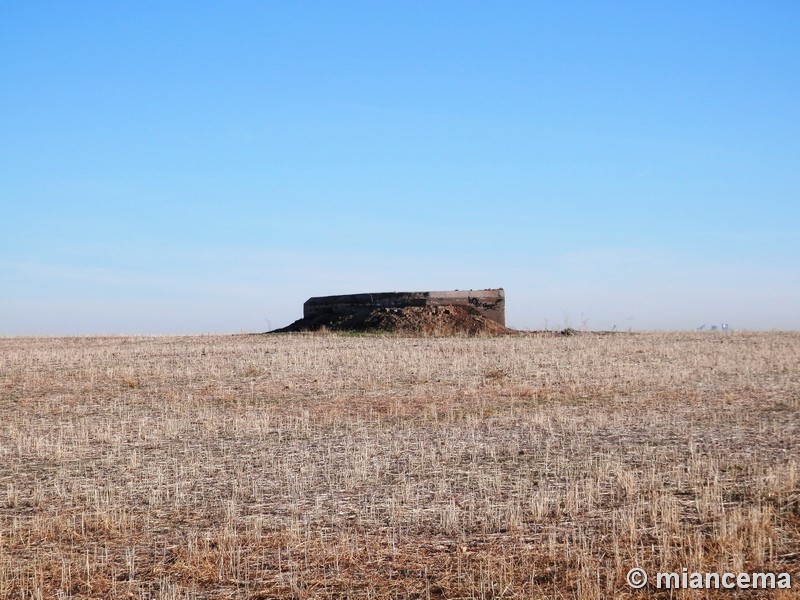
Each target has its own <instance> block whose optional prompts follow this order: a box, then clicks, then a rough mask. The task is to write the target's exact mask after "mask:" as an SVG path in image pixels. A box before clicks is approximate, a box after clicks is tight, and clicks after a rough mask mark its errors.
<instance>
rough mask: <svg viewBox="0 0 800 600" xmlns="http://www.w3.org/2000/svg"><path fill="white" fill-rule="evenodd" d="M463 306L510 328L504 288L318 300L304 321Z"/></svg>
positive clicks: (311, 300) (305, 306) (306, 311)
mask: <svg viewBox="0 0 800 600" xmlns="http://www.w3.org/2000/svg"><path fill="white" fill-rule="evenodd" d="M448 305H449V306H462V307H464V308H467V309H469V310H471V311H472V312H474V313H476V314H479V315H481V316H484V317H486V318H488V319H492V320H493V321H497V322H498V323H500V324H501V325H503V326H505V324H506V295H505V291H503V288H498V289H490V290H469V291H464V292H462V291H458V290H456V291H452V292H379V293H376V294H347V295H343V296H318V297H315V298H309V299H308V300H306V302H305V304H303V318H304V319H308V320H309V321H313V320H316V319H320V318H323V317H336V316H343V315H352V314H354V313H358V312H364V311H371V310H375V309H377V308H401V307H404V306H448Z"/></svg>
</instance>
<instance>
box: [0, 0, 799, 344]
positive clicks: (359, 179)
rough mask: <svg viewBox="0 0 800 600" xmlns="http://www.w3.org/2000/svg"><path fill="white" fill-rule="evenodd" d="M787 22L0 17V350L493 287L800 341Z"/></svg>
mask: <svg viewBox="0 0 800 600" xmlns="http://www.w3.org/2000/svg"><path fill="white" fill-rule="evenodd" d="M798 32H800V3H798V2H796V1H794V0H792V1H787V2H780V1H765V2H738V1H730V2H727V1H726V2H722V1H719V2H715V1H709V2H694V1H692V2H678V1H676V2H649V1H648V2H643V1H639V0H637V1H631V2H591V3H589V2H586V3H583V2H581V3H570V2H527V1H526V2H467V1H436V2H412V1H403V2H399V1H398V2H388V1H383V2H374V1H373V2H266V1H258V2H238V1H230V2H229V1H225V2H222V1H219V2H212V1H202V2H188V1H187V2H164V1H162V0H159V1H152V2H150V1H136V2H107V1H105V0H103V1H96V2H95V1H85V2H83V1H82V2H45V1H37V2H28V1H22V0H20V1H16V0H6V1H3V2H1V3H0V209H2V210H1V213H0V214H2V237H1V238H0V335H17V334H36V335H39V334H42V335H51V334H52V335H55V334H91V333H204V332H241V331H264V330H266V329H267V328H276V327H280V326H283V325H286V324H288V323H290V322H291V321H293V320H294V319H296V318H298V317H300V316H301V312H302V303H303V301H304V300H305V299H306V298H308V297H309V296H319V295H328V294H337V293H356V292H369V291H375V292H378V291H404V290H446V289H462V290H463V289H470V288H475V289H478V288H486V287H499V286H502V287H504V288H505V289H506V295H507V316H508V322H509V324H510V325H512V326H516V327H520V328H529V329H539V328H543V327H545V326H547V327H549V328H555V327H558V328H561V327H565V326H572V327H576V328H580V327H587V328H590V329H607V328H611V327H613V326H616V327H617V328H618V329H628V328H633V329H692V328H695V327H698V326H700V325H702V324H706V325H711V324H719V323H723V322H725V323H729V324H730V325H731V327H733V328H738V329H773V328H776V329H800V33H798Z"/></svg>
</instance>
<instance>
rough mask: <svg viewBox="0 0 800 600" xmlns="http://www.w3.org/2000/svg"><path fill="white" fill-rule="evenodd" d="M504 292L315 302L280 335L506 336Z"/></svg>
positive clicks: (321, 298) (325, 298)
mask: <svg viewBox="0 0 800 600" xmlns="http://www.w3.org/2000/svg"><path fill="white" fill-rule="evenodd" d="M505 303H506V302H505V292H504V291H503V288H497V289H486V290H468V291H461V290H453V291H442V292H374V293H365V294H341V295H336V296H316V297H313V298H309V299H308V300H306V302H305V303H304V304H303V317H302V318H301V319H298V320H297V321H295V322H294V323H292V324H291V325H288V326H287V327H284V328H282V329H279V330H277V332H298V331H317V330H320V329H331V330H355V331H373V330H382V331H395V332H405V333H412V334H413V333H422V334H448V333H449V334H458V333H467V334H478V333H487V334H503V333H508V332H510V330H508V329H507V328H506V326H505V323H506V306H505Z"/></svg>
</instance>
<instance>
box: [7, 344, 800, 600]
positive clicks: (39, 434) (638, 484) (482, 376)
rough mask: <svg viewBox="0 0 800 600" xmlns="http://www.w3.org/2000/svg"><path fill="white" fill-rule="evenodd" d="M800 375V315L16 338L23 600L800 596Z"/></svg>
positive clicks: (10, 420) (11, 481)
mask: <svg viewBox="0 0 800 600" xmlns="http://www.w3.org/2000/svg"><path fill="white" fill-rule="evenodd" d="M798 365H800V334H796V333H729V334H722V333H670V334H660V333H638V334H637V333H633V334H614V335H595V334H581V335H576V336H569V337H566V336H557V335H524V336H507V337H474V338H465V337H457V338H453V337H450V338H420V337H396V336H347V335H332V334H324V335H320V334H308V335H284V336H199V337H99V338H89V337H86V338H1V339H0V392H1V393H2V396H0V598H52V597H60V598H101V597H106V598H118V597H130V598H229V597H230V598H233V597H243V598H253V599H256V598H273V597H274V598H277V597H295V598H317V597H319V598H330V597H334V598H367V597H373V598H383V597H399V598H408V597H418V598H436V597H447V598H500V597H518V598H528V597H549V598H609V597H618V598H619V597H628V596H630V597H644V596H654V595H656V594H655V593H654V591H653V590H652V589H650V591H647V590H645V591H643V592H633V591H632V590H629V589H628V588H626V586H625V582H624V576H625V573H626V572H627V570H628V569H629V568H631V567H633V566H640V567H643V568H645V569H646V570H648V571H650V572H656V571H680V569H681V568H682V567H688V568H689V569H690V570H697V571H734V572H738V571H778V572H780V571H789V572H791V573H793V575H794V576H795V586H794V587H795V589H794V590H791V591H788V592H772V593H768V594H767V596H769V597H776V598H778V597H797V594H798V590H797V588H798V587H800V581H798V579H797V574H798V570H800V468H799V467H798V459H799V458H800V441H799V440H800V418H798V416H799V415H798V412H799V409H800V369H798ZM753 594H754V592H740V593H738V596H741V597H754V595H753ZM719 596H720V597H722V596H724V597H726V598H735V597H738V596H737V593H731V592H725V593H723V592H720V593H719ZM664 597H667V595H666V594H665V595H664ZM673 597H687V598H688V597H697V596H696V595H691V593H689V592H678V593H677V594H676V593H674V592H673ZM708 597H715V594H714V593H708Z"/></svg>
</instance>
